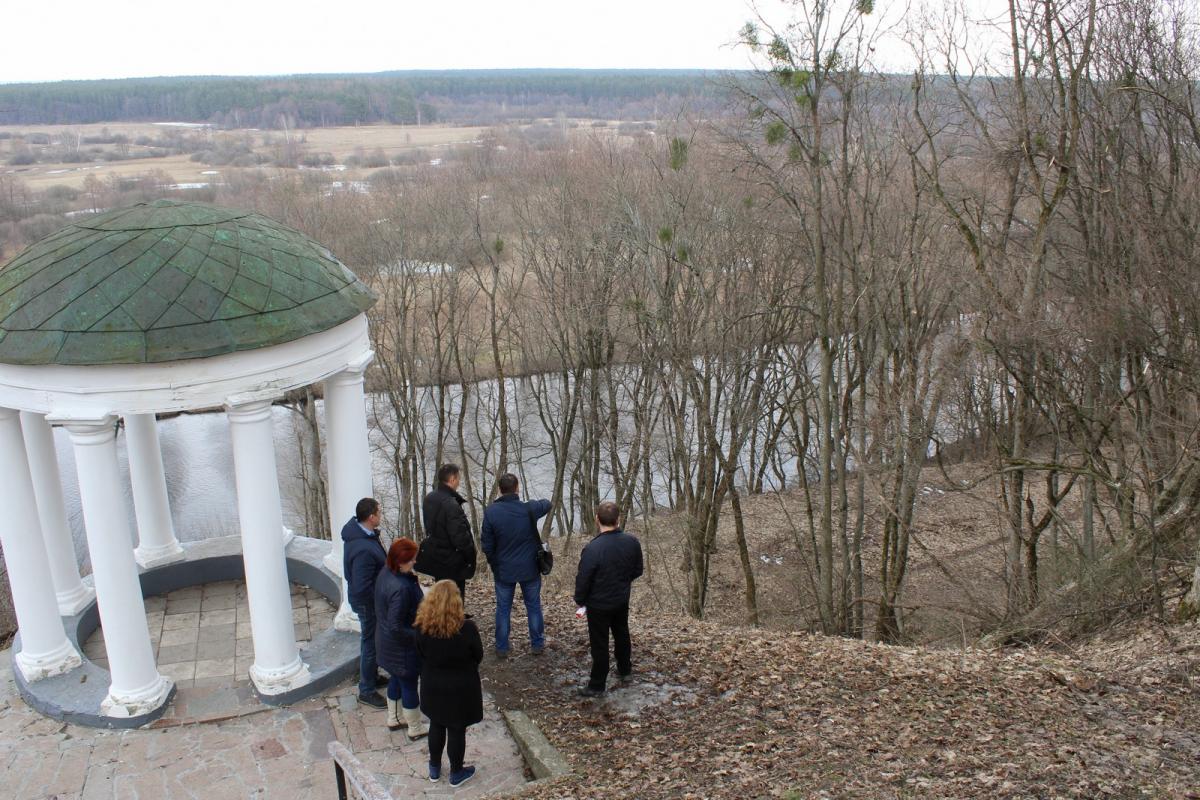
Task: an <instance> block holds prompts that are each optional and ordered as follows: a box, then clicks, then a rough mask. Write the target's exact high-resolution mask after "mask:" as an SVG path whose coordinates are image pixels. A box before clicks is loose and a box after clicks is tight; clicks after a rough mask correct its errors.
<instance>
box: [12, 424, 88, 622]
mask: <svg viewBox="0 0 1200 800" xmlns="http://www.w3.org/2000/svg"><path fill="white" fill-rule="evenodd" d="M21 432H22V434H23V435H24V439H25V449H26V452H27V453H28V455H29V472H30V475H31V477H32V478H33V494H34V497H35V498H36V499H37V513H38V520H39V522H40V523H41V526H42V537H43V538H44V540H45V546H46V557H47V558H48V560H49V563H50V576H51V578H52V579H53V580H54V594H55V597H56V599H57V601H58V613H59V614H61V615H62V616H64V617H70V616H73V615H75V614H78V613H79V612H80V611H82V610H83V609H84V608H85V607H86V606H87V604H88V603H90V602H91V601H92V598H94V597H95V596H96V592H95V590H93V589H92V588H91V587H90V586H86V585H84V583H83V581H81V580H80V579H79V561H78V559H77V558H76V557H75V541H74V537H73V536H72V535H71V526H70V525H69V524H68V522H67V506H66V502H65V499H64V495H63V486H62V474H61V473H60V472H59V466H58V455H57V453H56V452H55V449H54V432H53V431H52V430H51V428H50V423H49V422H47V421H46V417H45V416H44V415H42V414H34V413H32V412H29V411H22V412H21Z"/></svg>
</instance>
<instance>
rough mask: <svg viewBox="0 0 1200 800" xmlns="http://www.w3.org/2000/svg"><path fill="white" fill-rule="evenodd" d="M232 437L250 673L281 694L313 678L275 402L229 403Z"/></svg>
mask: <svg viewBox="0 0 1200 800" xmlns="http://www.w3.org/2000/svg"><path fill="white" fill-rule="evenodd" d="M225 414H226V416H227V417H228V418H229V431H230V435H231V436H232V438H233V466H234V474H235V477H236V480H237V500H238V518H239V520H240V521H241V526H242V560H243V561H244V562H245V567H246V594H247V596H248V599H249V603H250V628H251V633H252V635H253V636H254V664H253V666H251V667H250V679H251V680H252V681H254V685H255V686H256V687H257V688H258V691H259V692H261V693H262V694H281V693H283V692H286V691H289V690H291V689H295V688H297V687H299V686H303V685H304V684H306V683H308V682H309V680H310V677H311V676H310V675H309V672H308V666H307V665H306V664H305V663H304V662H303V661H301V660H300V650H299V648H297V647H296V634H295V630H294V629H293V627H292V597H291V587H290V586H289V584H288V577H287V564H286V561H285V558H286V557H285V555H284V543H283V538H282V537H281V536H280V531H281V530H282V529H283V514H282V511H281V509H280V502H279V474H278V472H277V471H276V465H275V439H274V436H273V435H272V430H271V404H270V403H269V402H254V403H246V404H243V405H231V406H226V409H225Z"/></svg>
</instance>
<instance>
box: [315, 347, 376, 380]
mask: <svg viewBox="0 0 1200 800" xmlns="http://www.w3.org/2000/svg"><path fill="white" fill-rule="evenodd" d="M374 360H375V351H374V350H368V351H367V352H365V353H363V354H362V355H361V356H359V357H358V358H356V359H354V360H353V361H351V362H350V363H348V364H347V365H346V367H345V369H342V370H339V371H337V372H335V373H333V374H332V375H330V376H329V377H328V378H326V379H325V382H326V383H331V384H333V385H335V386H346V385H350V384H355V383H362V380H363V375H364V374H365V373H366V371H367V367H369V366H371V362H372V361H374Z"/></svg>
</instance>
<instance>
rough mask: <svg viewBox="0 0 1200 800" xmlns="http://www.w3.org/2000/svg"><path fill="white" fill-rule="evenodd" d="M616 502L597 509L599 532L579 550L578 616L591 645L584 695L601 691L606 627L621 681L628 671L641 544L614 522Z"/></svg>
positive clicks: (604, 674)
mask: <svg viewBox="0 0 1200 800" xmlns="http://www.w3.org/2000/svg"><path fill="white" fill-rule="evenodd" d="M619 520H620V511H619V509H618V508H617V504H616V503H613V502H611V501H606V502H603V503H601V504H600V506H599V507H598V508H597V509H596V523H597V525H599V527H600V533H599V534H597V535H596V538H595V539H592V541H590V542H588V544H587V546H586V547H584V548H583V553H581V554H580V556H579V572H578V573H577V574H576V575H575V605H577V606H579V610H578V611H576V612H575V613H576V615H578V616H584V615H586V616H587V625H588V640H589V642H590V644H591V650H592V675H591V678H590V679H589V680H588V683H587V685H586V686H584V687H582V688H581V689H580V690H579V694H581V695H583V696H584V697H596V696H597V695H601V694H604V688H605V684H606V683H607V681H608V632H609V631H610V630H611V631H612V636H613V650H614V651H615V653H616V656H617V674H618V675H619V676H620V679H621V681H622V682H624V681H627V680H629V676H630V674H632V672H633V661H632V655H633V646H632V645H631V643H630V641H629V589H630V587H631V585H632V584H633V581H634V580H635V579H636V578H638V577H640V576H641V574H642V545H641V544H640V543H639V542H638V540H637V539H636V538H635V537H633V536H630V535H629V534H628V533H625V532H624V531H622V530H621V528H620V526H619V525H618V524H617V523H618V522H619Z"/></svg>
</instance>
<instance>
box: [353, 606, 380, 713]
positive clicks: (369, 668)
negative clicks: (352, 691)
mask: <svg viewBox="0 0 1200 800" xmlns="http://www.w3.org/2000/svg"><path fill="white" fill-rule="evenodd" d="M350 608H351V609H352V610H353V611H354V613H355V614H357V615H358V624H359V626H360V627H361V628H362V641H361V643H360V645H359V657H358V673H359V680H358V693H359V694H371V693H372V692H374V691H375V678H376V676H377V675H378V674H379V664H378V662H377V661H376V660H375V605H374V603H369V602H368V603H361V604H360V603H351V604H350Z"/></svg>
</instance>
